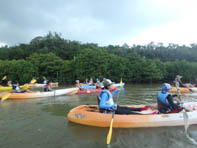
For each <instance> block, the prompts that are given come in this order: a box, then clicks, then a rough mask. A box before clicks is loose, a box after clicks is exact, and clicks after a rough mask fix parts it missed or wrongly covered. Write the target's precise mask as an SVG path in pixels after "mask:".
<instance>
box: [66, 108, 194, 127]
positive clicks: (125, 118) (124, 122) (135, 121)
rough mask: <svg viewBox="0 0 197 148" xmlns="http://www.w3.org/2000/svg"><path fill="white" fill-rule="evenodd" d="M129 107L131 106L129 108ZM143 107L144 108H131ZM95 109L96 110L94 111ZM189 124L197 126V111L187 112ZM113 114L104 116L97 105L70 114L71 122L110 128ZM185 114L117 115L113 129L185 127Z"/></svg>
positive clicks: (78, 109)
mask: <svg viewBox="0 0 197 148" xmlns="http://www.w3.org/2000/svg"><path fill="white" fill-rule="evenodd" d="M128 107H129V106H128ZM130 107H143V106H130ZM94 108H95V109H94ZM187 114H188V116H189V124H197V111H193V112H187ZM111 119H112V114H104V113H100V112H99V111H98V106H96V105H81V106H78V107H76V108H74V109H72V110H71V111H70V112H69V113H68V120H69V121H70V122H74V123H78V124H83V125H88V126H96V127H109V126H110V122H111ZM183 125H184V116H183V113H182V112H180V113H173V114H146V115H136V114H135V115H133V114H132V115H117V114H116V115H115V116H114V122H113V128H141V127H162V126H183Z"/></svg>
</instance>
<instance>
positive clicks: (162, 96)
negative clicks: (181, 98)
mask: <svg viewBox="0 0 197 148" xmlns="http://www.w3.org/2000/svg"><path fill="white" fill-rule="evenodd" d="M170 89H171V85H170V84H168V83H164V84H162V90H161V92H160V93H158V95H157V105H158V111H159V113H164V114H167V113H178V112H180V111H182V109H183V107H182V106H181V104H179V103H174V101H173V97H176V96H177V95H176V94H175V95H171V94H169V93H168V91H169V90H170Z"/></svg>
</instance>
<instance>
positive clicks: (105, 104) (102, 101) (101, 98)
mask: <svg viewBox="0 0 197 148" xmlns="http://www.w3.org/2000/svg"><path fill="white" fill-rule="evenodd" d="M112 84H113V83H112V81H111V80H110V79H104V80H103V85H104V88H103V89H102V91H101V92H100V94H99V95H98V104H99V110H100V112H101V113H112V112H113V111H115V114H138V113H136V112H134V111H142V110H145V109H147V107H145V108H131V107H123V106H118V105H117V104H115V103H114V100H113V96H114V95H115V94H116V93H118V91H119V89H116V90H115V91H114V92H112V93H111V92H110V91H109V90H110V89H111V87H112Z"/></svg>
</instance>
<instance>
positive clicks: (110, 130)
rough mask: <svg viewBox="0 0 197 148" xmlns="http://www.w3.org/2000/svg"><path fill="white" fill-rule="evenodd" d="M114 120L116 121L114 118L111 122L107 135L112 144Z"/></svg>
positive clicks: (108, 142)
mask: <svg viewBox="0 0 197 148" xmlns="http://www.w3.org/2000/svg"><path fill="white" fill-rule="evenodd" d="M113 122H114V118H112V120H111V123H110V128H109V133H108V135H107V144H110V142H111V136H112V126H113Z"/></svg>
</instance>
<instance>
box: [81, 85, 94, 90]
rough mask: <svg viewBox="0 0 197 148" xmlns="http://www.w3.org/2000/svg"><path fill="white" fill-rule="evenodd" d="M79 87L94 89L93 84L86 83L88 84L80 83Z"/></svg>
mask: <svg viewBox="0 0 197 148" xmlns="http://www.w3.org/2000/svg"><path fill="white" fill-rule="evenodd" d="M81 87H82V88H86V89H96V86H95V85H88V84H84V85H81Z"/></svg>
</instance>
